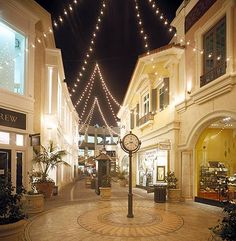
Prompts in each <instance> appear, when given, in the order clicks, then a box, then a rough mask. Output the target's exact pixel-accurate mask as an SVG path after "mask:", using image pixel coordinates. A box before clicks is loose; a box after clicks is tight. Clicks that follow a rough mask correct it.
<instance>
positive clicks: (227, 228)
mask: <svg viewBox="0 0 236 241" xmlns="http://www.w3.org/2000/svg"><path fill="white" fill-rule="evenodd" d="M223 212H224V214H225V216H224V217H223V219H222V220H221V221H219V223H218V225H216V226H215V227H213V228H210V230H211V231H212V232H213V234H214V236H218V237H221V238H222V240H226V241H234V240H236V205H235V204H233V203H229V204H228V205H227V206H226V207H225V208H224V209H223Z"/></svg>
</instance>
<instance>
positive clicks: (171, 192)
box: [165, 171, 181, 202]
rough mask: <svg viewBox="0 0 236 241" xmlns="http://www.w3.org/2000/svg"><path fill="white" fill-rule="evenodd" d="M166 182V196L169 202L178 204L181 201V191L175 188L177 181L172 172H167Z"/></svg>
mask: <svg viewBox="0 0 236 241" xmlns="http://www.w3.org/2000/svg"><path fill="white" fill-rule="evenodd" d="M165 181H166V182H167V193H168V194H167V196H168V201H170V202H179V201H180V200H181V190H180V189H178V188H177V182H178V179H177V178H176V176H175V173H174V172H171V171H170V172H168V173H167V176H166V177H165Z"/></svg>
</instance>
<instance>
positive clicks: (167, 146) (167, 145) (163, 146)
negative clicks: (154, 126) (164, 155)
mask: <svg viewBox="0 0 236 241" xmlns="http://www.w3.org/2000/svg"><path fill="white" fill-rule="evenodd" d="M158 147H159V149H160V150H170V149H171V144H170V143H169V142H159V143H158Z"/></svg>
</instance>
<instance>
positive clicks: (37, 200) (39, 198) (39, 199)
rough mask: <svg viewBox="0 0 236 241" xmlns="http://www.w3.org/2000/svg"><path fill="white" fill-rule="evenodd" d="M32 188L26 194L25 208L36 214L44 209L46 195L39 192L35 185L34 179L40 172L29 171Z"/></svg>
mask: <svg viewBox="0 0 236 241" xmlns="http://www.w3.org/2000/svg"><path fill="white" fill-rule="evenodd" d="M28 176H29V183H30V186H31V190H30V191H28V192H27V193H25V194H24V196H23V197H24V200H23V204H24V208H25V211H26V213H28V214H35V213H40V212H42V211H43V210H44V195H43V194H41V193H39V192H38V191H37V189H36V187H35V183H34V179H35V178H37V177H39V176H40V173H38V172H34V171H33V172H32V173H28Z"/></svg>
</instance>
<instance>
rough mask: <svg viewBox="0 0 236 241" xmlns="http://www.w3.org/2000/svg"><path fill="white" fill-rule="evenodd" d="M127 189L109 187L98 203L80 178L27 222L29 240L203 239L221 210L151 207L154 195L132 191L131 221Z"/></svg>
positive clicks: (191, 205) (192, 206) (188, 206)
mask: <svg viewBox="0 0 236 241" xmlns="http://www.w3.org/2000/svg"><path fill="white" fill-rule="evenodd" d="M127 193H128V189H127V188H121V187H119V186H118V184H117V183H113V185H112V199H111V200H110V201H100V197H99V196H97V195H96V194H95V192H94V190H93V189H88V188H85V183H84V180H80V181H78V182H75V183H73V184H70V185H68V186H67V187H65V188H63V189H62V190H61V191H60V193H59V195H58V196H56V197H53V198H52V199H50V200H47V201H46V211H45V212H43V213H41V214H40V215H37V216H34V217H31V218H30V222H29V224H28V225H27V227H26V230H25V235H26V240H27V241H60V240H63V241H77V240H78V241H79V240H81V241H100V240H102V241H144V240H145V241H154V240H155V241H156V240H158V241H167V240H168V241H175V240H178V241H182V240H183V241H206V240H211V239H210V238H211V234H210V231H209V229H208V228H209V227H212V226H214V225H215V224H216V223H217V220H218V219H219V217H220V216H221V213H222V210H221V209H220V208H218V207H212V206H208V205H204V204H199V203H195V202H192V201H188V202H181V203H155V202H154V201H153V193H146V191H145V190H141V189H136V188H134V208H133V209H134V218H127V217H126V215H127V212H128V211H127Z"/></svg>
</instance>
